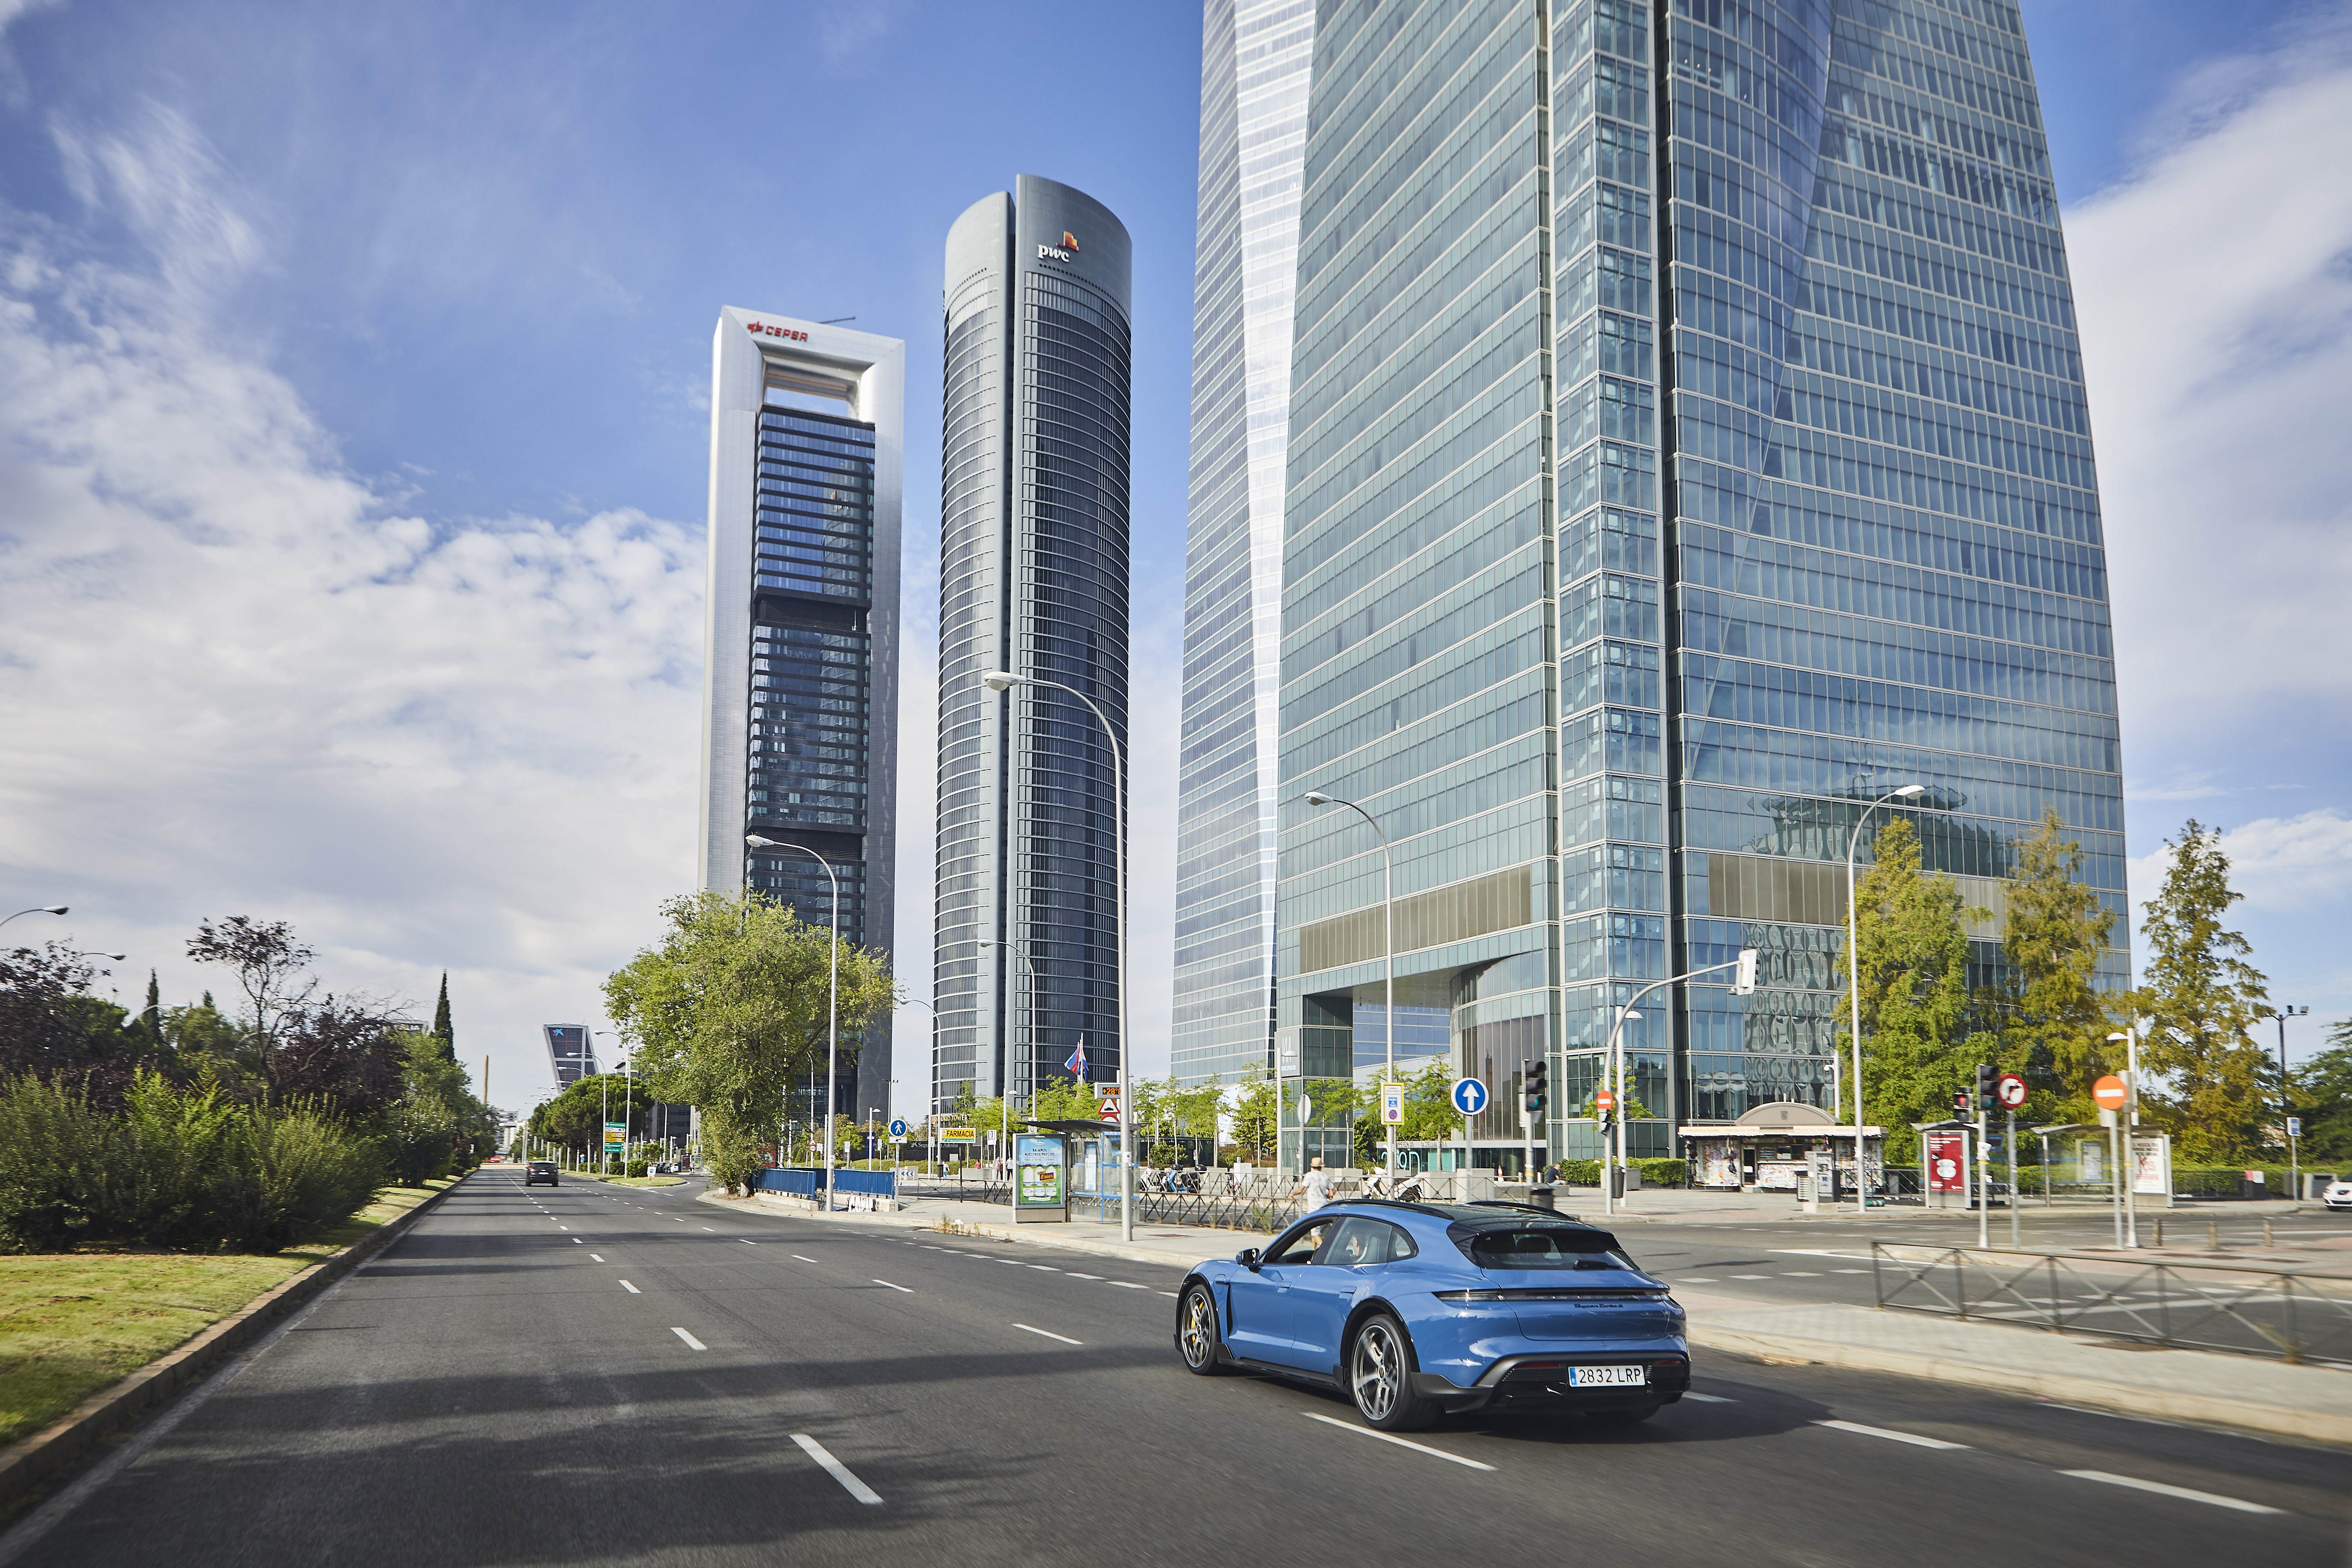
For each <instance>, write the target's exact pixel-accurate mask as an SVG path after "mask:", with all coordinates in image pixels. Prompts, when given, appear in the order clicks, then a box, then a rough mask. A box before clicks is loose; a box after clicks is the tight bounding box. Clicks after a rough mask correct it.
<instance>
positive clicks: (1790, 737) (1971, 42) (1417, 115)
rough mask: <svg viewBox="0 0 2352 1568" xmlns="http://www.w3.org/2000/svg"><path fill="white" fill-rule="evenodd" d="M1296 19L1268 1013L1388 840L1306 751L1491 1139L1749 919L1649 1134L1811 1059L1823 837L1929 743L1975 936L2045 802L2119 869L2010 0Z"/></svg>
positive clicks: (2023, 73) (1561, 1085) (1838, 845)
mask: <svg viewBox="0 0 2352 1568" xmlns="http://www.w3.org/2000/svg"><path fill="white" fill-rule="evenodd" d="M1318 16H1319V18H1320V19H1319V22H1318V33H1317V37H1316V39H1315V54H1314V62H1313V66H1312V83H1313V85H1312V91H1311V98H1310V109H1309V115H1308V121H1309V124H1308V131H1307V145H1306V158H1305V167H1304V186H1303V201H1302V205H1301V209H1300V215H1299V228H1298V236H1297V245H1298V273H1297V279H1298V280H1297V306H1296V321H1295V337H1294V342H1293V349H1292V357H1291V362H1290V366H1289V368H1290V372H1291V377H1292V387H1291V405H1290V424H1289V448H1288V454H1287V479H1286V482H1287V493H1286V501H1285V507H1284V517H1283V561H1282V568H1281V572H1282V618H1281V644H1280V660H1281V664H1280V675H1279V679H1280V709H1279V732H1280V733H1279V741H1278V749H1279V775H1280V781H1281V782H1280V787H1279V797H1280V803H1279V816H1280V828H1279V856H1280V879H1279V902H1278V921H1277V973H1278V979H1277V984H1276V1034H1277V1039H1278V1041H1281V1042H1282V1045H1283V1047H1284V1048H1282V1049H1279V1050H1278V1052H1277V1055H1278V1056H1279V1057H1281V1058H1283V1060H1284V1062H1285V1065H1286V1070H1291V1071H1303V1072H1305V1073H1307V1074H1308V1075H1309V1076H1319V1075H1322V1074H1325V1073H1328V1072H1329V1071H1330V1070H1331V1068H1333V1067H1335V1066H1336V1065H1338V1063H1339V1061H1340V1060H1343V1059H1345V1053H1346V1050H1347V1047H1348V1045H1349V1042H1350V1041H1351V1039H1352V1037H1353V1036H1354V1035H1355V1033H1356V1032H1357V1022H1356V1019H1357V1013H1358V1009H1359V1008H1360V1005H1361V1004H1363V1003H1367V1002H1371V1001H1375V1000H1377V998H1378V997H1379V994H1380V978H1381V862H1380V858H1379V855H1378V853H1377V848H1376V846H1375V843H1374V841H1373V838H1372V836H1371V834H1370V832H1369V831H1368V830H1367V829H1366V828H1365V827H1363V826H1362V825H1361V824H1360V822H1358V821H1357V819H1356V818H1355V817H1354V816H1353V814H1352V813H1349V812H1347V811H1344V810H1340V809H1338V808H1333V809H1331V810H1329V811H1328V812H1318V811H1317V810H1315V809H1314V808H1312V807H1310V806H1307V805H1304V804H1303V803H1301V802H1300V800H1299V796H1300V795H1303V794H1304V793H1305V792H1306V791H1307V790H1308V789H1321V790H1325V791H1328V793H1330V794H1332V795H1338V796H1340V797H1343V798H1346V799H1349V800H1353V801H1357V802H1360V803H1361V804H1362V805H1364V806H1365V808H1366V809H1367V810H1369V811H1370V812H1371V813H1372V814H1373V815H1374V816H1376V817H1377V818H1378V819H1379V820H1380V821H1381V824H1382V826H1383V827H1384V828H1385V829H1386V831H1387V832H1388V834H1389V836H1390V837H1391V840H1392V841H1393V842H1394V844H1395V853H1396V877H1397V895H1398V908H1397V921H1396V923H1397V946H1398V948H1399V950H1400V953H1401V956H1400V958H1399V961H1398V971H1399V976H1400V979H1399V997H1400V1001H1406V1000H1410V1001H1411V1002H1412V1003H1413V1004H1414V1005H1420V1006H1444V1007H1446V1008H1448V1009H1450V1010H1451V1016H1450V1023H1451V1027H1450V1031H1449V1036H1450V1039H1451V1041H1452V1045H1453V1049H1454V1053H1455V1059H1456V1062H1457V1063H1458V1065H1459V1066H1460V1067H1461V1068H1463V1069H1465V1070H1467V1071H1472V1072H1475V1073H1477V1074H1478V1075H1479V1076H1481V1077H1484V1078H1485V1079H1486V1080H1487V1082H1488V1085H1489V1087H1490V1088H1491V1089H1493V1090H1494V1101H1493V1103H1494V1105H1495V1106H1496V1110H1493V1111H1490V1112H1489V1113H1487V1114H1486V1115H1485V1116H1483V1117H1481V1118H1480V1119H1478V1125H1476V1126H1475V1127H1474V1129H1473V1132H1474V1135H1475V1137H1476V1138H1477V1139H1479V1140H1480V1141H1482V1142H1486V1143H1487V1144H1488V1145H1489V1152H1487V1153H1486V1155H1483V1156H1482V1163H1505V1164H1509V1163H1515V1159H1514V1158H1513V1157H1512V1156H1509V1155H1508V1154H1507V1153H1506V1150H1507V1149H1508V1148H1513V1147H1516V1145H1517V1142H1518V1138H1519V1127H1518V1117H1517V1110H1516V1104H1517V1092H1516V1089H1517V1078H1518V1073H1519V1065H1520V1063H1521V1061H1522V1060H1524V1059H1526V1058H1531V1057H1534V1056H1536V1055H1538V1053H1552V1054H1554V1056H1555V1065H1554V1071H1553V1075H1552V1076H1553V1082H1554V1089H1553V1092H1552V1097H1551V1100H1552V1112H1551V1114H1552V1123H1551V1125H1550V1126H1549V1128H1548V1129H1547V1140H1546V1141H1547V1142H1548V1143H1549V1146H1550V1147H1551V1149H1552V1150H1553V1151H1554V1152H1565V1153H1570V1154H1589V1153H1591V1152H1594V1150H1595V1149H1596V1147H1597V1142H1596V1136H1595V1128H1594V1124H1593V1123H1592V1122H1591V1121H1586V1120H1580V1118H1579V1117H1578V1115H1577V1112H1578V1111H1579V1110H1580V1108H1581V1106H1582V1105H1583V1103H1584V1102H1585V1101H1586V1100H1587V1099H1588V1097H1589V1095H1590V1093H1591V1088H1592V1087H1593V1084H1594V1080H1595V1078H1596V1075H1597V1070H1598V1061H1599V1053H1600V1051H1601V1047H1602V1046H1603V1044H1604V1042H1605V1039H1606V1036H1607V1029H1608V1020H1609V1017H1610V1015H1611V1008H1612V1005H1614V1004H1619V1003H1622V1002H1623V1001H1624V1000H1626V999H1628V998H1629V997H1630V996H1631V994H1632V993H1633V990H1634V989H1635V988H1636V987H1637V986H1638V985H1639V984H1642V983H1643V982H1645V981H1647V980H1650V979H1653V978H1657V977H1662V976H1664V975H1666V974H1669V973H1682V972H1684V971H1686V970H1688V969H1691V968H1695V967H1697V966H1699V965H1702V964H1706V963H1714V962H1717V961H1718V960H1720V959H1724V958H1728V957H1730V956H1731V955H1732V953H1733V952H1735V951H1736V950H1738V948H1740V947H1742V946H1752V947H1757V948H1759V949H1762V950H1763V951H1764V952H1765V954H1766V962H1765V964H1764V967H1763V975H1762V988H1761V989H1759V991H1758V992H1757V993H1756V994H1753V995H1749V996H1746V997H1738V996H1733V995H1731V994H1729V993H1728V991H1727V988H1726V987H1725V985H1724V984H1722V982H1721V977H1717V980H1716V982H1715V983H1712V984H1698V985H1695V986H1690V987H1686V988H1683V989H1682V990H1681V991H1680V993H1679V994H1676V995H1675V997H1674V999H1673V1001H1672V1003H1671V1004H1670V1005H1656V1004H1654V1005H1649V1006H1646V1007H1645V1008H1644V1009H1643V1012H1644V1015H1645V1016H1643V1017H1642V1018H1641V1019H1640V1020H1638V1021H1636V1022H1634V1023H1633V1024H1631V1025H1630V1026H1629V1027H1628V1035H1627V1039H1628V1043H1629V1047H1630V1049H1631V1052H1632V1058H1633V1064H1634V1067H1635V1078H1634V1081H1633V1085H1632V1086H1631V1087H1632V1088H1633V1091H1634V1094H1635V1096H1636V1098H1637V1099H1638V1100H1640V1101H1641V1102H1642V1103H1643V1106H1644V1107H1645V1108H1646V1109H1647V1110H1648V1111H1649V1112H1650V1120H1648V1121H1642V1122H1639V1123H1637V1124H1636V1127H1635V1129H1634V1133H1633V1141H1632V1142H1633V1152H1637V1153H1666V1152H1672V1151H1673V1150H1674V1149H1675V1147H1676V1146H1677V1133H1678V1131H1679V1130H1680V1129H1682V1128H1694V1129H1703V1128H1706V1127H1708V1126H1712V1125H1718V1124H1722V1123H1727V1122H1730V1121H1734V1120H1735V1119H1737V1118H1738V1116H1740V1115H1741V1114H1742V1113H1743V1112H1745V1111H1747V1110H1749V1109H1750V1108H1751V1107H1756V1106H1760V1105H1764V1104H1768V1103H1771V1102H1781V1101H1792V1100H1793V1101H1800V1102H1806V1103H1811V1104H1818V1105H1822V1106H1824V1107H1827V1106H1828V1105H1830V1104H1831V1103H1832V1101H1831V1100H1830V1097H1829V1090H1830V1075H1831V1068H1830V1065H1829V1057H1828V1052H1829V1050H1830V1046H1831V1041H1832V1037H1833V1034H1834V1032H1835V1028H1836V1021H1835V1016H1836V1012H1837V1005H1838V1000H1839V997H1840V994H1841V993H1840V992H1839V990H1838V988H1837V984H1836V980H1835V977H1834V973H1833V964H1834V962H1835V955H1836V952H1837V951H1838V949H1839V948H1840V946H1841V945H1842V943H1843V919H1844V879H1843V865H1842V864H1841V862H1842V861H1843V858H1844V851H1845V845H1846V840H1847V835H1848V833H1849V832H1850V831H1851V829H1852V828H1853V826H1854V824H1855V823H1856V822H1857V821H1858V820H1859V819H1860V818H1861V815H1862V813H1863V812H1864V809H1865V808H1866V807H1867V806H1868V805H1869V804H1870V803H1871V802H1872V801H1874V800H1875V799H1876V798H1877V797H1878V796H1879V795H1881V794H1882V793H1884V792H1885V790H1887V789H1888V788H1890V787H1892V786H1894V785H1895V784H1907V783H1912V782H1916V783H1919V784H1924V785H1926V786H1927V794H1926V795H1924V796H1923V797H1921V798H1920V800H1919V802H1918V803H1917V805H1916V807H1915V808H1906V810H1905V811H1904V812H1903V813H1902V815H1903V816H1906V817H1907V818H1908V819H1910V820H1911V821H1912V823H1913V824H1914V826H1916V828H1917V829H1918V832H1919V834H1920V837H1921V839H1922V842H1923V853H1924V856H1925V858H1926V862H1927V866H1928V868H1931V869H1934V870H1938V871H1942V872H1945V873H1948V874H1950V875H1952V876H1954V877H1957V878H1958V879H1961V882H1962V884H1963V890H1964V892H1965V893H1966V895H1967V899H1968V901H1969V903H1970V904H1977V905H1984V906H1987V907H1990V908H1991V909H1992V910H1994V911H1995V921H1993V922H1991V923H1988V924H1986V925H1983V926H1979V927H1978V928H1975V929H1974V930H1973V931H1971V936H1972V938H1973V939H1974V940H1975V941H1976V942H1977V943H1978V948H1977V954H1976V956H1977V958H1978V960H1979V964H1980V965H1982V966H1984V968H1986V969H1987V970H1990V968H1992V967H1995V966H1997V965H1998V963H1999V962H2000V954H1999V948H1998V945H1997V942H1995V941H1994V940H1993V939H1994V938H1995V937H1996V936H1997V931H1998V915H1999V911H2000V908H2001V892H2000V879H2001V878H2002V877H2003V876H2004V875H2005V874H2006V873H2007V872H2008V870H2009V869H2010V866H2011V843H2012V842H2013V841H2014V840H2015V839H2016V838H2017V837H2019V836H2020V835H2021V834H2022V833H2024V832H2026V831H2027V830H2028V829H2029V828H2030V827H2031V826H2032V824H2033V822H2034V821H2035V820H2036V819H2038V818H2039V817H2040V816H2041V815H2042V811H2043V809H2044V808H2045V807H2055V808H2056V810H2057V812H2058V814H2059V816H2061V817H2062V819H2063V822H2064V824H2065V826H2066V828H2067V831H2068V832H2069V834H2070V835H2071V836H2072V837H2076V838H2077V839H2079V840H2080V841H2081V843H2082V845H2083V847H2084V850H2085V851H2086V852H2087V853H2086V858H2085V868H2084V876H2085V878H2086V880H2087V881H2088V882H2089V883H2090V884H2091V885H2092V886H2093V887H2095V889H2097V890H2098V892H2099V893H2100V894H2101V895H2102V897H2103V898H2104V899H2105V900H2106V902H2107V903H2108V905H2109V906H2110V907H2111V908H2114V909H2116V910H2118V911H2119V912H2120V910H2122V908H2123V903H2124V847H2123V811H2122V784H2121V778H2120V775H2119V767H2120V762H2119V755H2118V744H2119V742H2118V737H2117V731H2116V701H2115V672H2114V664H2113V649H2112V645H2111V638H2110V635H2109V625H2108V615H2107V606H2106V582H2105V556H2104V551H2105V541H2104V532H2103V528H2102V524H2101V521H2100V514H2099V502H2098V495H2097V489H2096V481H2095V472H2094V468H2093V462H2092V450H2091V441H2090V433H2089V420H2088V413H2087V408H2086V405H2085V400H2084V391H2083V379H2082V366H2081V360H2080V355H2079V352H2078V345H2077V342H2076V337H2075V331H2074V305H2073V300H2072V296H2071V290H2070V287H2069V284H2068V281H2067V268H2066V258H2065V244H2064V239H2063V235H2062V233H2061V232H2060V229H2059V225H2058V211H2057V205H2056V201H2055V197H2054V195H2053V189H2052V185H2051V182H2050V176H2049V170H2048V156H2047V151H2046V146H2045V143H2044V139H2043V134H2042V126H2041V118H2040V110H2039V106H2038V100H2037V96H2036V92H2035V88H2034V83H2033V76H2032V64H2031V60H2030V57H2029V54H2028V50H2027V47H2026V43H2025V38H2024V34H2023V31H2022V26H2021V23H2020V20H2019V17H2018V15H2017V12H2016V10H2015V9H2014V8H2013V7H2012V6H2011V5H2005V4H2000V3H1998V0H1942V3H1938V0H1832V3H1823V4H1815V3H1812V0H1657V3H1655V4H1643V3H1639V0H1559V3H1550V0H1429V3H1425V4H1418V5H1416V4H1390V5H1378V6H1373V5H1352V4H1334V5H1324V6H1322V7H1321V8H1320V10H1319V12H1318ZM1207 124H1208V122H1207V121H1206V120H1205V118H1204V130H1203V136H1204V139H1205V138H1206V137H1207V136H1208V134H1209V132H1208V129H1207ZM1204 146H1205V141H1204ZM1207 166H1208V160H1207V158H1206V156H1205V153H1204V158H1203V168H1204V184H1205V181H1206V174H1205V171H1206V168H1207ZM1204 248H1205V247H1204ZM1196 461H1197V459H1196ZM1196 526H1197V521H1196ZM1886 819H1887V818H1886V816H1885V814H1884V813H1882V814H1881V815H1880V816H1877V817H1875V818H1874V819H1873V820H1874V822H1875V823H1884V822H1885V820H1886ZM1872 839H1873V834H1872V833H1871V832H1869V831H1865V832H1864V837H1863V851H1862V853H1863V857H1864V859H1865V860H1866V859H1867V858H1869V856H1870V853H1871V844H1872ZM1181 940H1182V939H1181V937H1180V943H1181ZM2125 966H2126V960H2125V955H2124V954H2123V953H2122V952H2120V951H2118V952H2111V953H2110V954H2109V955H2108V958H2107V962H2106V965H2105V969H2106V974H2105V978H2106V979H2107V980H2108V982H2109V983H2110V984H2121V983H2122V982H2123V980H2124V977H2125ZM1658 1000H1659V1001H1661V1002H1663V1000H1664V999H1663V998H1661V999H1658ZM1291 1031H1296V1032H1297V1033H1296V1036H1295V1041H1294V1037H1292V1036H1291V1033H1290V1032H1291ZM1294 1063H1295V1064H1296V1065H1295V1066H1293V1065H1291V1064H1294ZM1334 1135H1335V1134H1334V1133H1326V1132H1322V1131H1312V1132H1310V1133H1309V1135H1308V1139H1307V1142H1309V1143H1312V1144H1316V1145H1318V1146H1320V1144H1321V1143H1322V1142H1325V1141H1328V1139H1329V1138H1330V1137H1332V1136H1334ZM1297 1147H1298V1145H1297V1140H1296V1139H1295V1138H1294V1139H1293V1140H1292V1141H1291V1142H1290V1144H1289V1149H1290V1151H1291V1152H1292V1155H1293V1157H1296V1153H1297Z"/></svg>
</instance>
